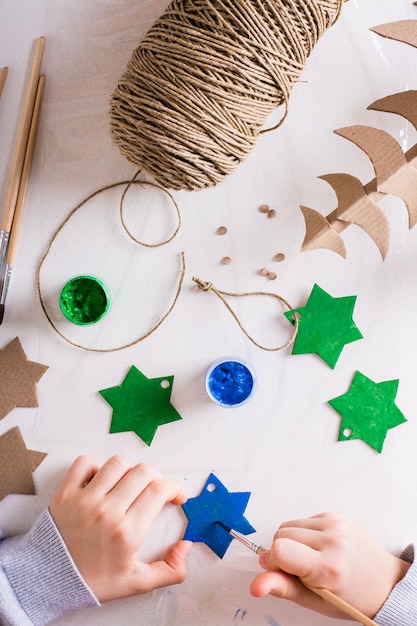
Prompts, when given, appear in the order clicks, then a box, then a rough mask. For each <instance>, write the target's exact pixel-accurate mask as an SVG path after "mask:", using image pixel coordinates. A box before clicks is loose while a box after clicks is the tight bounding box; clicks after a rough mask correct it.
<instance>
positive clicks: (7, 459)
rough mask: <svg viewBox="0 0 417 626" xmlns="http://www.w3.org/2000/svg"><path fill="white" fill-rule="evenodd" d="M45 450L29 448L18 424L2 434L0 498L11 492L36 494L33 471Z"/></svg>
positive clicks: (0, 443) (0, 442)
mask: <svg viewBox="0 0 417 626" xmlns="http://www.w3.org/2000/svg"><path fill="white" fill-rule="evenodd" d="M46 456H47V455H46V453H45V452H37V451H35V450H28V448H26V444H25V442H24V439H23V437H22V434H21V432H20V430H19V428H18V427H17V426H15V427H14V428H12V429H11V430H9V431H7V432H6V433H4V435H1V436H0V459H1V464H0V500H3V498H5V497H6V496H7V495H9V494H11V493H17V494H26V495H35V494H36V490H35V484H34V482H33V472H34V471H35V469H36V468H37V467H38V465H40V464H41V463H42V461H43V460H44V458H45V457H46Z"/></svg>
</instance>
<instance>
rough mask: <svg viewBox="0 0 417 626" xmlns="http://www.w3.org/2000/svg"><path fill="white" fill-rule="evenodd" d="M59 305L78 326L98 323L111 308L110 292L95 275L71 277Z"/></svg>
mask: <svg viewBox="0 0 417 626" xmlns="http://www.w3.org/2000/svg"><path fill="white" fill-rule="evenodd" d="M59 307H60V309H61V312H62V314H63V315H64V316H65V317H66V318H67V320H69V321H70V322H72V323H73V324H77V325H78V326H88V325H90V324H96V323H97V322H99V321H100V320H102V319H103V317H104V316H105V315H106V313H107V312H108V310H109V308H110V294H109V292H108V289H107V287H106V286H105V285H104V283H103V282H102V281H101V280H100V279H99V278H96V277H95V276H75V277H74V278H70V280H68V281H67V282H66V283H65V285H64V286H63V288H62V290H61V294H60V296H59Z"/></svg>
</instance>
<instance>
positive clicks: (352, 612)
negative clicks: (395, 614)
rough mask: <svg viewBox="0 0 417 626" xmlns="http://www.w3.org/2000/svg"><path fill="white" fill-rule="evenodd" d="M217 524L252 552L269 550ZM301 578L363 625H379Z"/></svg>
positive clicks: (218, 522)
mask: <svg viewBox="0 0 417 626" xmlns="http://www.w3.org/2000/svg"><path fill="white" fill-rule="evenodd" d="M216 524H218V525H219V526H221V527H222V528H223V529H224V530H225V531H226V532H227V533H229V535H231V536H232V537H234V538H235V539H237V540H238V541H239V542H240V543H241V544H243V545H244V546H246V547H247V548H249V550H252V552H255V553H256V554H258V555H261V554H263V553H264V552H267V549H266V548H264V547H263V546H258V545H257V544H256V543H253V541H249V539H247V538H246V537H244V536H243V535H240V534H239V533H237V532H236V531H235V530H233V528H230V526H226V524H223V522H220V521H218V520H217V522H216ZM299 580H300V583H301V584H302V585H304V587H307V589H310V591H312V592H313V593H315V594H316V595H318V596H320V598H323V600H326V602H329V604H332V605H333V606H335V607H337V608H338V609H340V610H341V611H343V612H344V613H345V614H346V615H349V617H352V618H353V619H354V620H356V621H357V622H359V623H360V624H363V626H378V625H377V623H376V622H374V621H373V620H371V619H370V618H369V617H367V616H366V615H364V614H363V613H361V612H360V611H358V609H355V607H353V606H352V605H351V604H349V603H348V602H345V601H344V600H342V599H341V598H339V597H338V596H336V595H335V594H334V593H333V592H331V591H329V590H328V589H323V588H321V587H309V586H308V585H306V584H305V583H304V582H303V581H302V580H301V579H299Z"/></svg>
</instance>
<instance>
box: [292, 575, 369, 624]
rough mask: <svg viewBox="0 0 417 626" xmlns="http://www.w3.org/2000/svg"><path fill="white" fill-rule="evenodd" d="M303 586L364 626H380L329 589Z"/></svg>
mask: <svg viewBox="0 0 417 626" xmlns="http://www.w3.org/2000/svg"><path fill="white" fill-rule="evenodd" d="M303 585H304V586H305V587H307V588H308V589H310V591H313V593H315V594H317V595H318V596H320V597H321V598H323V600H326V602H328V603H329V604H332V605H333V606H335V607H337V608H338V609H340V610H341V611H343V612H344V613H346V615H349V617H352V618H353V619H355V620H356V621H357V622H359V623H360V624H363V626H378V624H377V623H376V622H374V621H373V620H371V619H370V618H369V617H367V616H366V615H364V614H363V613H361V612H360V611H358V609H355V607H353V606H352V605H351V604H348V602H345V601H344V600H342V599H341V598H339V597H338V596H336V595H335V594H334V593H332V592H331V591H329V590H328V589H322V588H320V587H309V586H308V585H305V584H304V583H303Z"/></svg>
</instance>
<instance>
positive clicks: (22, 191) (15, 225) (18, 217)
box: [6, 74, 45, 265]
mask: <svg viewBox="0 0 417 626" xmlns="http://www.w3.org/2000/svg"><path fill="white" fill-rule="evenodd" d="M44 86H45V76H44V75H43V74H42V75H41V76H40V77H39V80H38V87H37V90H36V97H35V104H34V107H33V115H32V120H31V123H30V129H29V136H28V141H27V145H26V150H25V156H24V159H23V167H22V174H21V177H20V184H19V191H18V194H17V200H16V206H15V210H14V215H13V222H12V227H11V232H10V237H9V245H8V248H7V254H6V264H7V265H13V261H14V256H15V253H16V247H17V240H18V238H19V232H20V224H21V221H22V215H23V207H24V202H25V198H26V191H27V186H28V182H29V174H30V167H31V164H32V158H33V152H34V149H35V141H36V131H37V129H38V122H39V115H40V111H41V104H42V96H43V90H44Z"/></svg>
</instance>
